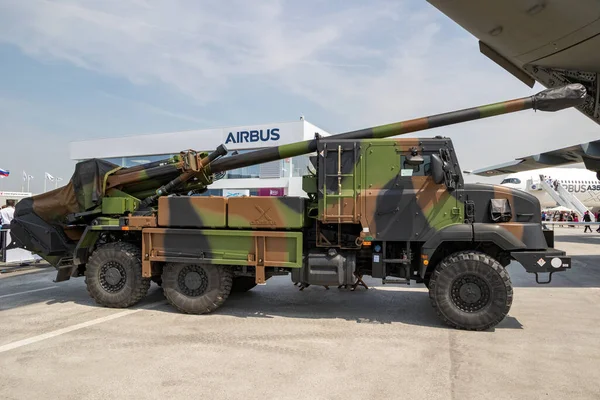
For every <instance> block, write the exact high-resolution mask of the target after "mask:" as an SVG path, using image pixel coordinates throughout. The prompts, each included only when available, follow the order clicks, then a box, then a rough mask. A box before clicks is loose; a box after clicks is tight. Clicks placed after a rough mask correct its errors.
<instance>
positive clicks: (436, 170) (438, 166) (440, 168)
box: [431, 154, 444, 185]
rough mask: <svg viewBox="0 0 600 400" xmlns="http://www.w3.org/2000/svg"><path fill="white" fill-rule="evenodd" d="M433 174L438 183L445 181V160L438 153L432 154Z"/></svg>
mask: <svg viewBox="0 0 600 400" xmlns="http://www.w3.org/2000/svg"><path fill="white" fill-rule="evenodd" d="M431 176H432V177H433V181H434V182H435V183H436V184H438V185H439V184H441V183H443V182H444V162H443V161H442V159H441V158H440V156H438V155H437V154H432V155H431Z"/></svg>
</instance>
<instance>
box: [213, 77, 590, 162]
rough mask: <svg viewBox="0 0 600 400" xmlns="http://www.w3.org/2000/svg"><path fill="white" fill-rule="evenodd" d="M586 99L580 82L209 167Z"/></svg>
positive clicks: (553, 108)
mask: <svg viewBox="0 0 600 400" xmlns="http://www.w3.org/2000/svg"><path fill="white" fill-rule="evenodd" d="M585 96H586V90H585V87H584V86H583V85H581V84H579V83H575V84H571V85H566V86H562V87H559V88H554V89H547V90H544V91H542V92H539V93H538V94H535V95H533V96H528V97H522V98H519V99H514V100H509V101H502V102H499V103H493V104H488V105H485V106H480V107H473V108H466V109H464V110H458V111H451V112H447V113H444V114H436V115H431V116H429V117H424V118H417V119H411V120H407V121H402V122H395V123H392V124H387V125H380V126H376V127H372V128H366V129H361V130H357V131H352V132H345V133H340V134H337V135H333V136H329V137H325V138H322V139H313V140H306V141H303V142H298V143H292V144H285V145H282V146H278V147H271V148H268V149H263V150H257V151H253V152H251V153H246V154H240V155H236V156H231V157H226V158H222V159H219V160H216V161H215V162H213V163H212V164H211V165H210V169H211V172H212V173H217V172H222V171H228V170H232V169H236V168H242V167H247V166H250V165H255V164H261V163H265V162H269V161H275V160H280V159H284V158H288V157H295V156H299V155H303V154H308V153H312V152H314V151H316V150H317V140H328V139H370V138H375V139H382V138H386V137H391V136H398V135H404V134H407V133H412V132H417V131H422V130H425V129H432V128H439V127H441V126H447V125H453V124H459V123H461V122H467V121H473V120H476V119H482V118H488V117H493V116H497V115H502V114H508V113H513V112H517V111H523V110H529V109H534V110H540V111H558V110H562V109H565V108H569V107H574V106H578V105H581V104H583V103H584V101H585Z"/></svg>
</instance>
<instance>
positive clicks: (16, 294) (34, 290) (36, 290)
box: [0, 286, 56, 299]
mask: <svg viewBox="0 0 600 400" xmlns="http://www.w3.org/2000/svg"><path fill="white" fill-rule="evenodd" d="M55 288H56V286H48V287H45V288H41V289H32V290H26V291H24V292H19V293H11V294H4V295H2V296H0V299H3V298H5V297H11V296H18V295H20V294H26V293H33V292H40V291H42V290H49V289H55Z"/></svg>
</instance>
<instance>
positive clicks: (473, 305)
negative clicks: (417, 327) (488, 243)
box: [429, 251, 513, 331]
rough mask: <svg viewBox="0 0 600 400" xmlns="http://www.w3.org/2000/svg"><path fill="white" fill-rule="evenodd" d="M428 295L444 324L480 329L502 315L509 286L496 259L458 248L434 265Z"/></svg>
mask: <svg viewBox="0 0 600 400" xmlns="http://www.w3.org/2000/svg"><path fill="white" fill-rule="evenodd" d="M429 298H430V299H431V303H432V305H433V307H434V308H435V310H436V312H437V314H438V315H439V316H440V318H441V319H442V320H443V321H444V322H445V323H446V324H448V325H450V326H452V327H454V328H458V329H468V330H478V331H481V330H486V329H489V328H491V327H493V326H495V325H496V324H498V323H499V322H500V321H502V320H503V319H504V317H506V315H507V314H508V312H509V310H510V306H511V304H512V298H513V290H512V284H511V282H510V277H509V275H508V272H506V270H505V269H504V267H502V265H500V263H499V262H498V261H496V260H495V259H494V258H492V257H490V256H488V255H487V254H484V253H481V252H476V251H462V252H458V253H454V254H451V255H449V256H448V257H446V258H445V259H443V260H442V261H441V262H440V263H439V264H438V265H437V266H436V268H435V270H434V271H433V274H432V276H431V280H430V282H429Z"/></svg>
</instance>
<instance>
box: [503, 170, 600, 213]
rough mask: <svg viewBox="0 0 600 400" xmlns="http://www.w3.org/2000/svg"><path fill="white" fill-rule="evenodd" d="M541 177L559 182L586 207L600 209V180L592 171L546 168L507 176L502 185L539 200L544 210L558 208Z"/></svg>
mask: <svg viewBox="0 0 600 400" xmlns="http://www.w3.org/2000/svg"><path fill="white" fill-rule="evenodd" d="M540 175H542V176H544V177H546V179H547V180H548V181H551V182H554V181H558V184H559V185H561V186H562V187H563V188H565V190H566V191H567V192H569V193H571V194H572V195H573V196H575V197H576V198H577V199H579V201H581V202H582V203H583V205H584V206H586V207H588V208H590V209H593V210H594V211H595V210H597V209H600V180H598V179H597V178H596V174H595V173H594V172H592V171H589V170H586V169H581V168H544V169H537V170H531V171H526V172H518V173H515V174H510V175H507V176H506V178H504V179H503V180H502V181H501V183H500V185H502V186H508V187H511V188H515V189H520V190H523V191H526V192H527V193H530V194H532V195H534V196H535V197H537V198H538V200H539V201H540V204H541V206H542V208H550V207H554V206H556V205H557V204H556V201H554V199H553V198H552V197H551V196H550V194H548V193H547V192H546V191H545V190H544V189H543V188H542V185H541V182H540V181H541V179H540Z"/></svg>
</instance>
